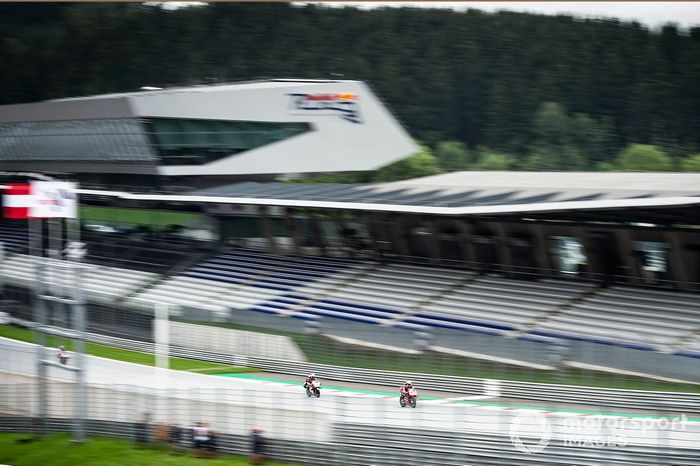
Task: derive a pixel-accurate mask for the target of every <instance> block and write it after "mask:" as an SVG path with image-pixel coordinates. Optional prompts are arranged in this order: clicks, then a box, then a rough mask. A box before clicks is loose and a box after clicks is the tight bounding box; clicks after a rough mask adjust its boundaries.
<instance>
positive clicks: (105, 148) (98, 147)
mask: <svg viewBox="0 0 700 466" xmlns="http://www.w3.org/2000/svg"><path fill="white" fill-rule="evenodd" d="M0 161H4V162H69V163H81V162H82V163H129V164H155V163H157V161H158V159H157V154H156V153H155V152H154V151H153V149H152V148H151V146H150V145H149V141H148V137H147V136H146V133H145V132H144V130H143V127H142V126H141V125H140V124H139V123H138V121H136V120H133V119H122V118H118V119H117V118H115V119H96V120H67V121H39V122H19V123H0Z"/></svg>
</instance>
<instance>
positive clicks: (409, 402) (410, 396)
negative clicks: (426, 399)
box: [399, 387, 418, 408]
mask: <svg viewBox="0 0 700 466" xmlns="http://www.w3.org/2000/svg"><path fill="white" fill-rule="evenodd" d="M417 398H418V392H417V391H416V389H415V388H413V387H411V388H409V389H408V393H403V394H401V397H400V398H399V404H401V407H402V408H405V407H406V406H410V407H411V408H415V407H416V399H417Z"/></svg>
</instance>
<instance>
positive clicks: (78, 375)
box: [66, 218, 87, 443]
mask: <svg viewBox="0 0 700 466" xmlns="http://www.w3.org/2000/svg"><path fill="white" fill-rule="evenodd" d="M66 222H67V223H68V241H69V244H71V245H78V244H80V219H78V218H70V219H67V220H66ZM69 256H70V257H69V259H70V260H72V261H73V266H74V267H73V280H74V281H73V299H74V302H73V330H75V333H76V335H77V338H76V340H75V347H74V350H75V363H74V364H75V367H77V369H78V370H77V371H75V382H76V389H75V414H74V416H75V425H74V430H73V432H74V433H73V441H74V442H78V443H82V442H84V441H85V419H86V418H87V393H86V390H85V339H84V338H85V299H84V296H83V288H82V272H83V267H82V263H81V261H80V259H81V254H80V253H78V252H77V251H76V252H75V253H73V254H69Z"/></svg>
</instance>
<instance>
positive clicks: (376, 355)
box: [188, 322, 700, 393]
mask: <svg viewBox="0 0 700 466" xmlns="http://www.w3.org/2000/svg"><path fill="white" fill-rule="evenodd" d="M188 323H193V324H200V325H202V324H205V323H203V322H188ZM206 325H214V326H217V327H224V328H232V329H236V330H246V331H250V332H258V333H268V334H274V335H283V336H288V337H290V338H292V339H293V340H294V342H295V343H296V344H297V346H299V348H300V349H301V350H302V352H303V353H304V354H305V355H306V357H307V359H308V360H309V361H310V362H314V363H317V364H329V365H335V366H349V367H362V368H367V369H379V370H390V371H400V372H417V373H424V374H436V375H455V376H461V377H477V378H487V379H502V380H516V381H522V382H539V383H553V384H554V383H556V384H566V385H581V386H589V387H603V388H624V389H629V390H659V391H675V392H694V393H700V385H696V384H683V383H671V382H665V381H661V380H656V379H649V378H644V377H634V376H629V375H623V374H611V373H608V372H599V371H583V370H574V369H569V370H564V371H545V370H537V369H529V368H524V367H520V366H515V365H509V364H503V363H496V362H492V361H487V360H481V359H474V358H466V357H460V356H453V355H449V354H445V353H437V352H432V351H425V352H423V354H420V355H409V354H401V353H397V352H391V351H382V350H375V349H370V348H365V347H361V346H352V345H345V344H342V343H339V342H337V341H335V340H332V339H330V338H326V337H323V336H319V335H316V336H312V335H301V334H297V333H292V332H283V331H277V330H272V329H267V328H259V327H253V326H249V325H240V324H231V323H206Z"/></svg>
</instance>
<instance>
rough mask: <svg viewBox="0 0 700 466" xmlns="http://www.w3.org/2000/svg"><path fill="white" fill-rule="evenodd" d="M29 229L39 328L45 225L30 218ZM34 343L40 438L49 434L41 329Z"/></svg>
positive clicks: (42, 310)
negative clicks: (33, 261) (35, 345)
mask: <svg viewBox="0 0 700 466" xmlns="http://www.w3.org/2000/svg"><path fill="white" fill-rule="evenodd" d="M28 228H29V239H30V241H29V255H30V256H33V257H36V263H35V265H34V306H33V308H34V322H35V324H36V325H38V326H39V327H42V326H43V325H44V324H45V322H46V302H45V301H44V300H43V299H42V298H41V296H42V295H43V294H44V261H43V260H42V259H43V251H44V240H43V224H42V220H41V219H38V218H30V219H29V222H28ZM34 341H35V343H36V344H37V355H36V357H37V359H36V372H37V376H38V377H39V406H38V418H39V419H38V423H39V424H38V426H37V427H38V429H37V431H38V432H37V433H38V434H39V436H42V437H43V436H45V435H47V433H48V429H47V407H48V389H47V386H46V376H47V373H46V372H47V368H46V365H45V364H44V363H43V362H42V361H44V360H46V355H45V353H46V349H45V346H46V335H45V334H44V332H43V331H42V330H41V329H39V330H37V329H35V330H34Z"/></svg>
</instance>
